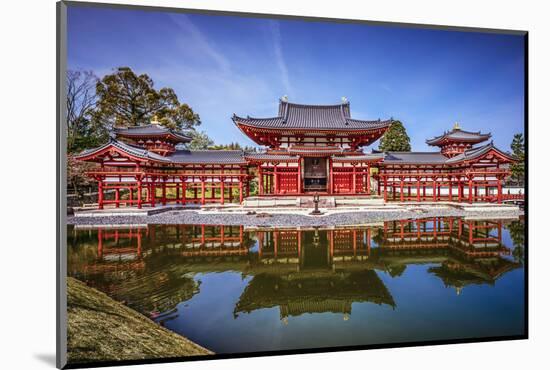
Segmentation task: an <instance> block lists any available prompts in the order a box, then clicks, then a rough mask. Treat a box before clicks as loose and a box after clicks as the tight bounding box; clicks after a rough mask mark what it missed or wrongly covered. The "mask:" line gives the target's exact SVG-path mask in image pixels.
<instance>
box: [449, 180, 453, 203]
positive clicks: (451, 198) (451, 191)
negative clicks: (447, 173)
mask: <svg viewBox="0 0 550 370" xmlns="http://www.w3.org/2000/svg"><path fill="white" fill-rule="evenodd" d="M449 201H451V202H452V201H453V179H452V178H451V177H449Z"/></svg>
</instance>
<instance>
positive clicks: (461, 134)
mask: <svg viewBox="0 0 550 370" xmlns="http://www.w3.org/2000/svg"><path fill="white" fill-rule="evenodd" d="M490 137H491V134H482V133H481V131H480V132H470V131H464V130H461V129H453V130H452V131H446V132H445V133H444V134H443V135H440V136H436V137H434V138H433V139H428V140H426V143H427V144H428V145H439V144H440V143H442V142H443V141H444V140H449V141H458V142H460V141H463V142H468V143H473V144H477V143H481V142H482V141H485V140H488V139H489V138H490Z"/></svg>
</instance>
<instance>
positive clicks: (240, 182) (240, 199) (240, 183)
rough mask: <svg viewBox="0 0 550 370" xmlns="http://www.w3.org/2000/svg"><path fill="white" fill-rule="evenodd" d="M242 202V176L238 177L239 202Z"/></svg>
mask: <svg viewBox="0 0 550 370" xmlns="http://www.w3.org/2000/svg"><path fill="white" fill-rule="evenodd" d="M242 203H243V178H242V177H239V204H242Z"/></svg>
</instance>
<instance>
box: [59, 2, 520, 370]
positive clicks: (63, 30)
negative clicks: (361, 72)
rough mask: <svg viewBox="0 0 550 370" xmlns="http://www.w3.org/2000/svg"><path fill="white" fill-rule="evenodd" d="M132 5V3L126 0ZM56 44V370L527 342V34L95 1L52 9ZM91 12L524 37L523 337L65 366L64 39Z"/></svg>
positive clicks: (65, 3)
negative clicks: (75, 13)
mask: <svg viewBox="0 0 550 370" xmlns="http://www.w3.org/2000/svg"><path fill="white" fill-rule="evenodd" d="M130 1H131V0H130ZM56 5H57V6H56V19H57V22H56V27H57V32H56V41H57V42H56V45H57V63H56V82H57V86H56V88H57V94H56V95H57V99H56V112H57V117H56V120H57V142H56V144H57V145H56V149H57V153H56V161H57V166H56V176H57V188H56V198H57V206H58V208H57V210H56V221H57V224H56V225H57V250H56V258H57V268H56V271H57V279H56V284H57V286H56V288H57V289H56V293H57V298H56V303H57V311H56V323H57V325H56V329H57V332H56V366H57V368H59V369H78V368H95V367H104V366H125V365H143V364H159V363H172V362H188V361H201V360H202V361H205V360H221V359H236V358H247V357H267V356H283V355H295V354H312V353H329V352H342V351H358V350H367V349H384V348H406V347H420V346H434V345H448V344H467V343H483V342H497V341H509V340H522V339H528V338H529V247H528V245H529V222H528V219H529V160H528V158H529V73H528V72H529V37H528V36H529V32H528V31H525V30H511V29H494V28H477V27H459V26H446V25H434V24H420V23H402V22H384V21H372V20H360V19H343V18H328V17H315V16H299V15H285V14H268V13H252V12H240V11H226V10H206V9H192V8H174V7H163V6H147V5H130V4H112V3H96V2H81V1H65V0H62V1H59V2H58V3H57V4H56ZM68 6H78V7H90V8H110V9H132V10H142V11H155V12H174V13H186V14H204V15H214V16H216V15H218V16H240V17H248V18H268V19H286V20H301V21H314V22H330V23H347V24H349V23H355V24H368V25H378V26H390V27H401V28H421V29H433V30H443V31H461V32H481V33H497V34H507V35H518V36H523V39H524V43H525V44H524V45H525V47H524V92H523V93H524V101H523V103H524V127H523V128H524V139H525V180H524V184H525V186H524V188H525V207H524V222H525V231H524V238H525V239H524V240H525V241H524V245H525V252H524V253H525V260H524V271H525V276H524V294H525V297H524V334H520V335H512V336H493V337H481V338H461V339H451V340H449V339H445V340H430V341H411V342H397V343H387V344H369V345H355V346H338V347H321V348H308V349H293V350H274V351H258V352H241V353H234V354H213V355H201V356H186V357H170V358H163V359H145V360H124V361H99V362H87V363H76V364H67V356H66V355H67V341H66V334H67V325H66V321H67V316H66V313H67V302H66V293H67V292H66V280H67V279H66V278H67V276H66V271H67V270H66V250H67V245H66V241H67V240H66V226H67V225H66V216H65V213H66V178H65V173H66V171H65V169H66V150H65V148H66V140H65V133H64V127H65V126H64V120H65V117H64V112H65V103H64V101H65V99H64V97H65V93H66V92H65V84H64V77H65V75H66V37H67V7H68Z"/></svg>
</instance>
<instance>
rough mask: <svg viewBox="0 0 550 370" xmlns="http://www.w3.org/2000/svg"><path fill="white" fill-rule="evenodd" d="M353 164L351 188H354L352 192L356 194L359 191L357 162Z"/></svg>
mask: <svg viewBox="0 0 550 370" xmlns="http://www.w3.org/2000/svg"><path fill="white" fill-rule="evenodd" d="M352 166H353V170H352V176H353V178H352V181H351V188H352V191H351V192H352V194H356V193H357V172H356V169H355V167H356V165H355V163H353V164H352Z"/></svg>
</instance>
